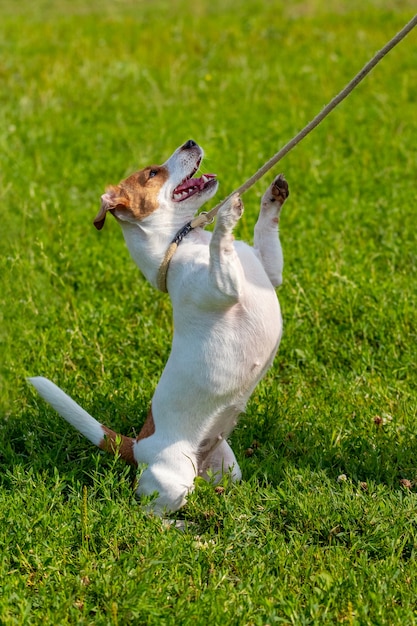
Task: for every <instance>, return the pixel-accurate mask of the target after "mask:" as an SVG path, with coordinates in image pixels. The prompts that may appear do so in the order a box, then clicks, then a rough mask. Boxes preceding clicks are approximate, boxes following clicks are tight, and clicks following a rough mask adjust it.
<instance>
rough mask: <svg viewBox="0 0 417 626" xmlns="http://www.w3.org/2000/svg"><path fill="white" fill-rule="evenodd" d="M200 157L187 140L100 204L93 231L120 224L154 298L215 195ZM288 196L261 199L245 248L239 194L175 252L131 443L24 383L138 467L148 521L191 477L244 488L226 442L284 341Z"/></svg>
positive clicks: (63, 398)
mask: <svg viewBox="0 0 417 626" xmlns="http://www.w3.org/2000/svg"><path fill="white" fill-rule="evenodd" d="M203 154H204V153H203V149H202V148H201V147H200V146H199V145H198V144H197V143H195V142H194V141H193V140H189V141H187V142H186V143H184V144H183V145H182V146H180V147H179V148H177V150H175V152H174V153H173V154H172V155H171V156H170V158H169V159H168V160H167V161H166V162H165V163H164V164H163V165H151V166H149V167H145V168H144V169H142V170H140V171H139V172H136V173H135V174H132V175H131V176H129V177H128V178H126V179H125V180H123V181H122V182H121V183H120V184H119V185H116V186H112V187H109V188H108V189H107V191H106V193H104V195H103V196H102V199H101V200H102V202H101V208H100V211H99V213H98V215H97V217H96V218H95V220H94V224H95V226H96V228H97V229H101V228H102V227H103V225H104V221H105V219H106V215H107V213H108V212H110V213H111V214H112V215H113V216H114V217H115V218H116V220H117V222H118V223H119V224H120V226H121V228H122V231H123V235H124V238H125V241H126V244H127V247H128V249H129V251H130V254H131V256H132V258H133V260H134V261H135V263H136V264H137V265H138V267H139V268H140V270H141V271H142V273H143V274H144V276H145V277H146V278H147V280H148V281H149V282H150V283H151V284H152V285H153V286H154V287H156V286H157V284H158V271H159V268H160V266H161V262H162V260H163V258H164V255H165V252H166V250H167V247H168V246H169V244H170V242H171V241H172V239H173V236H174V235H175V233H177V232H178V231H179V229H181V227H182V226H183V225H184V223H185V222H187V221H188V220H191V219H192V218H193V216H194V215H195V213H196V212H197V211H198V209H200V207H201V206H202V205H203V204H204V203H205V202H207V201H208V200H209V199H210V198H211V197H212V196H214V194H215V193H216V191H217V188H218V180H217V177H216V175H214V174H206V175H202V176H200V177H195V174H196V173H197V171H198V169H199V167H200V164H201V161H202V159H203ZM288 195H289V191H288V184H287V182H286V180H285V179H284V177H283V176H282V175H279V176H278V177H277V178H276V179H275V180H274V182H273V183H272V184H271V185H270V186H269V187H268V189H267V190H266V192H265V193H264V195H263V197H262V200H261V208H260V214H259V218H258V221H257V223H256V226H255V230H254V246H253V247H250V246H249V245H247V244H246V243H243V242H241V241H235V240H234V237H233V228H234V226H235V225H236V223H237V222H238V220H239V219H240V217H241V216H242V213H243V203H242V200H241V198H240V197H239V196H238V195H236V194H235V195H234V196H232V197H231V198H230V200H228V201H227V202H226V203H225V204H224V205H223V206H222V207H221V208H220V210H219V213H218V216H217V220H216V224H215V227H214V230H213V232H212V233H210V232H208V231H206V230H203V229H202V228H196V229H195V230H191V232H189V234H188V235H187V236H186V237H184V239H183V241H182V242H181V243H180V245H179V246H178V249H177V251H176V253H175V255H174V256H173V258H172V260H171V262H170V266H169V270H168V274H167V290H168V292H169V295H170V298H171V302H172V308H173V319H174V335H173V341H172V349H171V353H170V356H169V358H168V361H167V363H166V366H165V369H164V370H163V373H162V375H161V378H160V380H159V383H158V385H157V387H156V390H155V393H154V396H153V398H152V403H151V408H150V410H149V413H148V416H147V418H146V421H145V423H144V425H143V427H142V429H141V431H140V433H139V435H138V436H137V437H136V438H130V437H125V436H122V435H117V434H116V433H115V432H113V431H112V430H111V429H109V428H107V427H106V426H103V425H102V424H100V423H99V422H98V421H97V420H96V419H94V418H93V417H92V416H90V415H89V414H88V413H87V412H86V411H84V409H82V408H81V407H80V406H79V405H78V404H76V403H75V402H74V400H72V399H71V398H70V397H69V396H67V395H66V394H65V393H64V392H63V391H62V390H61V389H59V387H57V386H56V385H54V384H53V383H52V382H51V381H49V380H47V379H45V378H43V377H35V378H31V379H29V380H30V382H31V383H32V385H34V387H35V388H36V389H37V391H38V392H39V394H40V395H41V396H42V397H43V398H44V399H45V400H46V401H47V402H49V403H50V404H51V405H52V407H53V408H54V409H55V410H56V411H57V412H58V413H60V414H61V416H63V417H64V418H65V419H66V420H67V421H68V422H69V423H70V424H72V425H73V426H74V427H75V428H76V429H78V430H79V431H80V432H81V433H82V434H83V435H84V436H85V437H87V439H89V440H90V441H91V442H92V443H94V444H95V445H97V446H98V447H99V448H101V449H103V450H107V451H109V452H113V453H119V454H120V456H121V457H122V458H123V459H125V460H126V461H127V462H130V463H132V464H140V465H142V464H144V465H145V466H146V468H145V469H144V471H143V473H142V475H141V477H140V479H139V483H138V486H137V495H138V496H139V497H140V496H143V495H145V496H155V497H154V499H153V500H151V504H150V505H148V507H150V509H151V511H153V512H154V513H155V514H158V515H164V514H166V513H167V512H173V511H176V510H178V509H179V508H180V507H182V506H183V505H184V504H185V503H186V500H187V495H188V494H189V492H190V491H191V490H192V489H193V484H194V479H195V478H196V476H202V477H204V478H205V479H208V480H213V481H214V482H216V481H219V480H220V479H221V477H222V475H223V474H224V473H230V475H231V477H232V480H234V481H237V480H240V479H241V471H240V468H239V465H238V462H237V460H236V457H235V455H234V453H233V451H232V449H231V447H230V445H229V443H228V442H227V437H228V436H229V434H230V432H231V431H232V429H233V428H234V426H235V425H236V423H237V419H238V417H239V414H240V413H242V411H244V409H245V406H246V403H247V401H248V399H249V397H250V395H251V394H252V392H253V390H254V388H255V386H256V385H257V383H258V382H259V381H260V380H261V379H262V377H263V376H264V375H265V373H266V371H267V370H268V369H269V367H270V366H271V364H272V362H273V359H274V357H275V354H276V352H277V350H278V346H279V343H280V340H281V334H282V318H281V311H280V306H279V302H278V298H277V295H276V292H275V287H277V286H279V285H280V284H281V282H282V270H283V254H282V249H281V244H280V240H279V233H278V223H279V218H280V211H281V207H282V205H283V204H284V202H285V200H286V198H287V197H288Z"/></svg>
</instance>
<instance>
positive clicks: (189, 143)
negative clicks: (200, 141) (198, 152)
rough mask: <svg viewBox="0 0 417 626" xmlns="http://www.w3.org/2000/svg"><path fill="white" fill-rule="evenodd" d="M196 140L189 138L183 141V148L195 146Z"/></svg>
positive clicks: (187, 148)
mask: <svg viewBox="0 0 417 626" xmlns="http://www.w3.org/2000/svg"><path fill="white" fill-rule="evenodd" d="M196 145H197V144H196V142H195V141H193V140H192V139H189V140H188V141H186V142H185V144H184V145H183V148H185V149H186V150H189V149H190V148H194V147H195V146H196Z"/></svg>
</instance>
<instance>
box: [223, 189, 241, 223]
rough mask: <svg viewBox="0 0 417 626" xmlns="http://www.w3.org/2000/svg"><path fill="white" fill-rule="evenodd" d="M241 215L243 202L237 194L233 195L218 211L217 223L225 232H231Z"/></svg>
mask: <svg viewBox="0 0 417 626" xmlns="http://www.w3.org/2000/svg"><path fill="white" fill-rule="evenodd" d="M242 215H243V202H242V198H241V197H240V195H239V194H238V193H236V194H234V195H233V196H232V197H231V198H230V199H229V200H228V201H227V202H226V204H225V205H224V206H223V207H222V208H221V209H220V211H219V222H220V223H221V225H222V226H223V227H224V228H225V230H230V231H231V230H232V229H233V228H234V226H235V225H236V223H237V222H238V220H239V219H240V218H241V217H242Z"/></svg>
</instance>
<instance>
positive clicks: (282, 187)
mask: <svg viewBox="0 0 417 626" xmlns="http://www.w3.org/2000/svg"><path fill="white" fill-rule="evenodd" d="M289 195H290V191H289V188H288V183H287V181H286V180H285V178H284V174H278V176H277V177H276V179H275V180H274V182H273V183H272V184H271V185H270V186H269V188H268V189H267V190H266V192H265V193H264V197H263V199H264V201H266V202H277V203H278V204H279V205H280V206H282V205H283V204H284V202H285V200H286V199H287V198H288V196H289Z"/></svg>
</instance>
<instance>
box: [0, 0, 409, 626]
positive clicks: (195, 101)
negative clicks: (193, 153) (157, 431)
mask: <svg viewBox="0 0 417 626" xmlns="http://www.w3.org/2000/svg"><path fill="white" fill-rule="evenodd" d="M1 4H2V6H1V15H2V19H1V22H0V50H1V54H0V120H1V124H0V195H1V201H2V222H1V233H2V250H1V257H0V321H1V324H0V345H1V355H0V363H1V378H0V433H1V444H0V587H1V590H2V591H1V594H0V624H4V625H6V626H8V625H9V624H10V625H15V624H16V625H21V624H24V625H26V624H28V625H29V624H30V625H32V624H45V625H46V624H48V625H49V624H54V625H56V624H100V625H101V624H115V625H117V624H119V625H122V624H155V625H157V624H158V625H160V624H163V625H171V624H172V625H174V624H175V625H176V624H201V625H204V626H206V625H207V624H214V625H217V624H219V625H236V626H240V625H256V626H258V625H263V624H294V625H296V626H299V625H303V624H318V625H322V624H335V623H346V624H357V625H361V626H362V625H364V624H365V625H366V624H369V625H375V624H377V625H384V624H386V625H396V624H402V625H403V624H415V623H416V624H417V564H416V561H415V554H416V549H417V459H416V453H417V423H416V417H417V391H416V390H417V374H416V371H417V354H416V345H417V316H416V309H417V284H416V280H417V234H416V230H417V229H416V199H417V193H416V180H417V147H416V146H417V140H416V137H417V114H416V102H417V29H416V30H415V31H413V32H412V33H411V34H410V35H409V36H408V37H407V38H406V39H405V40H404V41H403V42H402V43H401V44H399V46H398V47H397V48H395V49H394V50H393V51H392V52H391V53H390V54H389V55H388V56H387V57H386V58H385V59H384V60H383V61H382V63H381V64H380V65H378V67H377V68H376V69H375V70H374V71H373V72H372V73H371V74H370V75H369V76H368V77H367V78H366V79H365V81H364V82H363V83H362V84H361V85H360V86H359V87H358V88H357V89H356V90H355V91H354V93H353V94H352V95H351V96H349V99H348V100H346V101H345V102H344V103H343V104H342V105H341V106H340V107H338V109H337V110H336V111H335V112H333V113H332V114H331V116H330V117H329V118H327V119H326V120H325V121H324V122H323V123H322V124H321V125H320V126H319V128H318V129H316V130H315V131H314V132H313V133H312V134H311V135H310V136H309V137H308V138H307V139H305V140H304V141H303V142H302V143H301V144H299V145H298V146H297V147H296V148H295V149H294V150H293V151H292V152H291V153H290V154H289V155H288V156H287V157H285V159H284V160H283V161H282V162H281V163H280V164H279V165H278V166H277V168H276V170H275V171H274V172H271V174H270V176H269V177H268V176H267V177H265V179H263V180H262V181H261V182H259V183H257V185H256V186H255V187H253V188H252V189H251V190H249V191H248V192H247V193H246V194H245V195H244V197H243V200H244V203H245V207H246V211H245V214H244V217H243V219H242V221H241V223H240V224H239V227H238V229H237V232H236V235H237V236H238V237H240V238H243V239H246V240H247V241H251V239H252V233H253V226H254V223H255V221H256V216H257V210H258V208H257V207H258V204H259V199H260V197H261V195H262V193H263V189H264V187H265V186H266V185H267V184H268V182H269V180H270V178H271V177H272V176H273V175H274V174H275V173H278V172H279V171H284V172H285V175H286V178H287V179H288V181H289V185H290V192H291V195H290V198H289V200H288V203H287V204H286V206H285V208H284V210H283V215H282V219H281V240H282V244H283V248H284V256H285V270H284V284H283V286H282V287H281V288H280V289H279V292H278V293H279V298H280V302H281V307H282V310H283V317H284V327H285V330H284V336H283V339H282V343H281V347H280V351H279V353H278V356H277V358H276V360H275V363H274V366H273V368H272V369H271V370H270V372H269V373H268V374H267V376H266V377H265V379H264V381H263V382H262V383H261V384H260V385H259V387H258V388H257V390H256V391H255V393H254V395H253V397H252V399H251V401H250V403H249V404H248V407H247V411H246V413H245V414H244V415H243V416H242V417H241V420H240V422H239V424H238V426H237V428H236V430H235V431H234V432H233V434H232V437H231V442H232V445H233V448H234V450H235V452H236V455H237V458H238V460H239V463H240V465H241V467H242V470H243V477H244V480H243V481H242V483H240V484H238V485H230V484H228V483H227V481H225V483H224V485H223V487H224V489H215V488H214V487H213V486H212V485H210V484H207V483H200V482H197V483H196V489H195V491H194V493H193V494H192V495H191V496H190V498H189V503H188V505H187V507H186V508H185V509H184V510H183V511H181V512H180V514H179V515H178V517H181V518H183V519H185V520H186V521H187V526H186V529H185V531H184V532H180V531H178V530H176V529H175V528H173V527H170V528H168V527H167V526H166V525H164V524H163V522H162V521H161V520H159V519H156V518H153V517H149V516H146V515H145V514H144V513H143V512H142V511H141V509H140V507H139V506H138V504H137V503H136V501H135V499H134V496H133V491H132V481H133V480H134V479H135V475H134V472H133V471H132V469H130V468H127V467H126V466H124V465H123V463H122V462H121V461H118V460H117V459H113V458H111V457H109V456H106V455H104V454H102V453H101V452H99V451H97V449H95V448H94V447H93V446H92V445H90V444H89V443H88V442H87V441H85V440H84V439H83V438H82V437H81V436H80V435H78V434H77V433H75V432H74V431H73V430H72V429H71V428H70V427H69V426H68V425H67V424H66V423H65V422H64V421H63V420H62V419H60V418H59V416H57V414H56V413H55V412H54V411H53V410H52V409H51V408H49V407H48V406H47V405H46V404H45V403H44V402H42V401H41V400H40V399H39V398H38V396H37V395H36V394H35V392H34V391H33V389H31V388H30V387H29V386H28V385H27V383H26V377H27V376H34V375H43V376H47V377H48V378H50V379H51V380H53V381H54V382H56V383H57V384H58V385H60V386H61V387H62V388H63V389H65V390H66V391H67V392H68V393H69V394H70V395H71V396H72V397H73V398H74V399H76V400H77V401H78V402H79V403H80V404H81V405H82V406H83V407H84V408H85V409H86V410H88V411H89V412H90V413H91V414H92V415H94V416H95V417H97V418H98V419H100V420H101V421H103V422H104V423H105V424H107V425H108V426H111V427H112V428H114V429H115V430H117V431H120V432H123V433H124V434H127V435H133V434H134V433H137V432H138V431H139V429H140V426H141V424H142V423H143V421H144V419H145V417H146V414H147V410H148V406H149V403H150V399H151V397H152V392H153V389H154V387H155V385H156V383H157V381H158V378H159V376H160V373H161V371H162V368H163V365H164V362H165V361H166V359H167V356H168V354H169V350H170V339H171V332H172V323H171V312H170V304H169V298H168V296H167V295H165V294H161V293H158V292H156V291H154V290H153V289H152V288H151V287H150V286H149V285H148V284H147V283H146V282H145V280H144V278H143V277H142V276H141V274H140V272H139V271H138V270H137V268H136V267H135V265H134V264H133V262H132V261H131V259H130V257H129V254H128V252H127V249H126V247H125V244H124V241H123V238H122V234H121V231H120V229H119V227H118V225H117V223H116V222H115V220H107V223H106V225H105V228H104V229H103V230H102V231H101V232H97V231H96V230H95V229H94V227H93V225H92V220H93V218H94V216H95V214H96V212H97V210H98V208H99V202H100V195H101V194H102V193H103V191H104V189H105V187H106V185H108V184H110V183H116V182H118V181H119V180H120V179H121V178H122V177H124V176H126V175H127V174H128V173H130V172H132V171H134V170H135V169H137V168H138V167H142V166H144V165H147V164H149V163H155V162H162V161H164V160H165V159H166V158H167V157H168V156H169V154H170V153H171V152H172V151H173V150H174V149H175V148H176V147H177V146H178V145H179V144H180V143H182V142H184V141H185V140H187V139H189V138H193V139H195V140H196V141H198V143H199V144H200V145H202V146H203V147H204V149H205V151H206V155H207V156H206V160H205V161H204V169H205V171H209V172H216V173H217V174H218V176H219V179H220V182H221V186H220V190H219V192H218V196H217V200H219V199H221V198H222V197H223V196H225V195H227V194H228V193H229V192H231V191H232V190H233V189H235V188H236V187H238V186H239V185H240V184H241V183H242V182H243V181H244V180H246V178H248V177H249V176H250V175H252V174H253V173H254V172H255V171H256V170H257V169H258V168H259V167H260V166H261V165H262V164H263V163H264V162H265V161H266V160H267V159H268V158H270V157H271V156H272V155H273V154H274V153H275V152H276V151H277V150H278V149H279V148H280V147H281V146H282V145H283V144H284V143H286V141H288V140H289V139H290V138H291V137H292V136H293V135H295V134H296V132H298V131H299V130H300V129H301V128H302V127H303V126H304V125H305V124H306V123H307V122H308V121H309V120H311V119H312V118H313V117H314V115H315V114H316V113H317V112H318V111H320V110H321V109H322V108H323V106H325V104H327V102H328V101H329V100H330V99H331V98H332V97H333V96H334V95H335V94H336V93H337V92H338V91H339V90H340V89H341V88H342V87H343V86H344V85H345V84H346V83H347V82H348V81H349V80H350V79H351V78H352V77H353V75H354V74H356V72H357V71H359V69H360V68H361V67H362V66H363V65H364V64H365V62H366V61H368V60H369V59H370V58H371V56H372V55H373V54H374V53H375V52H376V51H377V50H378V49H380V48H381V47H382V46H383V45H384V44H385V43H386V41H387V40H388V39H390V38H391V37H392V36H393V35H394V34H395V33H396V32H397V31H398V30H400V28H402V26H403V25H404V24H405V23H406V22H407V21H408V20H409V19H411V17H412V16H413V14H414V12H415V3H414V2H412V1H411V0H397V1H394V0H337V1H336V2H333V3H329V2H326V1H325V0H305V1H304V2H302V1H300V0H296V1H294V2H291V3H289V2H283V1H276V2H272V1H271V2H260V1H259V0H244V1H242V2H239V3H238V2H233V0H195V1H194V2H193V3H190V2H186V1H185V0H169V1H168V0H154V1H153V2H143V1H141V0H137V1H136V2H134V0H119V1H117V2H116V1H114V0H100V2H99V1H98V0H92V1H91V2H85V1H81V0H72V1H70V0H56V1H55V2H52V1H48V0H41V1H39V2H36V3H34V2H29V0H20V2H15V1H14V0H3V1H2V3H1ZM215 203H216V199H214V200H213V201H212V205H214V204H215ZM212 205H211V206H212Z"/></svg>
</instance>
